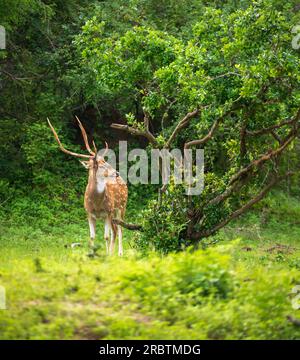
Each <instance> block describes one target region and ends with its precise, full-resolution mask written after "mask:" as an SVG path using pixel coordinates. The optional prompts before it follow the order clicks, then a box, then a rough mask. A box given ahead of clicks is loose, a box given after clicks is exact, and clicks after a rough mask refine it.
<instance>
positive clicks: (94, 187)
mask: <svg viewBox="0 0 300 360" xmlns="http://www.w3.org/2000/svg"><path fill="white" fill-rule="evenodd" d="M88 184H89V191H90V192H91V193H93V194H98V195H102V194H104V192H105V187H106V181H105V178H104V177H103V176H97V170H96V169H91V170H90V172H89V179H88Z"/></svg>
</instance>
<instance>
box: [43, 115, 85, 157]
mask: <svg viewBox="0 0 300 360" xmlns="http://www.w3.org/2000/svg"><path fill="white" fill-rule="evenodd" d="M47 121H48V124H49V126H50V128H51V130H52V132H53V134H54V137H55V139H56V141H57V142H58V145H59V147H60V149H61V151H63V152H64V153H66V154H68V155H72V156H76V157H79V158H84V159H89V158H90V155H83V154H77V153H74V152H72V151H69V150H67V149H65V148H64V147H63V146H62V143H61V142H60V140H59V137H58V135H57V133H56V131H55V130H54V127H53V126H52V124H51V122H50V120H49V119H48V118H47Z"/></svg>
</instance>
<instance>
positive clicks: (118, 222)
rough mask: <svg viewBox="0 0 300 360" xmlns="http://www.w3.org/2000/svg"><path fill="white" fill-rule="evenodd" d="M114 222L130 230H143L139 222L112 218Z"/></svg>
mask: <svg viewBox="0 0 300 360" xmlns="http://www.w3.org/2000/svg"><path fill="white" fill-rule="evenodd" d="M112 222H113V223H114V224H116V225H120V226H122V227H124V228H125V229H128V230H138V231H143V227H142V225H138V224H129V223H126V222H124V221H123V220H120V219H112Z"/></svg>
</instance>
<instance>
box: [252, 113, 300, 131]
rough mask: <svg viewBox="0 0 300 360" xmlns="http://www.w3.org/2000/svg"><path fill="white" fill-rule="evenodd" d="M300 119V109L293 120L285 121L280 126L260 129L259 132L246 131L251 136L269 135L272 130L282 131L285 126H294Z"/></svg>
mask: <svg viewBox="0 0 300 360" xmlns="http://www.w3.org/2000/svg"><path fill="white" fill-rule="evenodd" d="M299 119H300V109H299V110H298V112H297V114H296V115H295V116H294V117H293V118H292V119H289V120H284V121H282V122H280V123H279V124H275V125H272V126H269V127H267V128H263V129H259V130H255V131H249V130H246V133H247V135H249V136H256V135H262V134H268V133H271V132H272V130H275V129H280V128H282V127H283V126H285V125H292V124H294V123H295V122H297V121H298V120H299Z"/></svg>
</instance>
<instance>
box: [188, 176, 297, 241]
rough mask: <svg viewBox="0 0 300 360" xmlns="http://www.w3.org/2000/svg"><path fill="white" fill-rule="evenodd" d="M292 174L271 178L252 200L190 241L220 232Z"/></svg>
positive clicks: (195, 234) (196, 234) (195, 233)
mask: <svg viewBox="0 0 300 360" xmlns="http://www.w3.org/2000/svg"><path fill="white" fill-rule="evenodd" d="M294 174H296V172H287V173H286V174H284V175H282V176H278V177H276V176H275V177H273V179H272V180H271V181H270V182H269V184H268V185H266V186H265V187H264V188H263V189H262V191H261V192H260V193H259V194H257V195H256V196H255V197H254V198H252V199H251V200H250V201H248V202H247V203H246V204H245V205H243V206H242V207H240V208H239V209H238V210H236V211H234V212H233V213H232V214H231V215H230V216H229V217H228V218H227V219H225V220H223V221H221V222H220V223H219V224H217V225H216V226H214V227H213V228H212V229H209V230H204V231H198V232H193V233H192V234H191V235H190V237H191V239H194V240H198V241H200V240H201V238H204V237H208V236H210V235H213V234H214V233H216V232H217V231H218V230H220V229H221V228H223V227H224V226H225V225H227V224H228V223H229V222H230V221H232V220H233V219H235V218H237V217H239V216H240V215H242V214H244V213H245V212H246V211H247V210H249V209H250V208H251V207H252V206H253V205H255V204H256V203H258V202H259V201H260V200H261V199H263V198H264V197H265V196H266V194H267V193H268V192H269V191H270V190H271V189H272V187H274V185H276V184H277V183H278V182H280V181H282V180H284V179H286V178H287V177H289V176H292V175H294Z"/></svg>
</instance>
